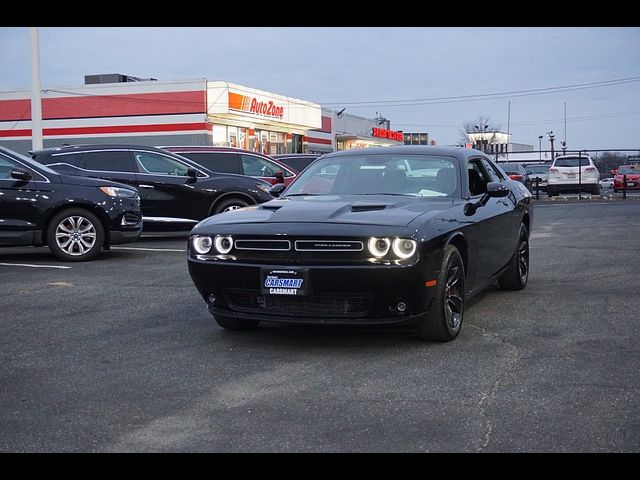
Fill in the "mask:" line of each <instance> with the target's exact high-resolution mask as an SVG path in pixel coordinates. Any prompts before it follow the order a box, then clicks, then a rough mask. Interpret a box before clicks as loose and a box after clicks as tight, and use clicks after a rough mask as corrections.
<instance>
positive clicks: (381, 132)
mask: <svg viewBox="0 0 640 480" xmlns="http://www.w3.org/2000/svg"><path fill="white" fill-rule="evenodd" d="M371 135H372V136H374V137H377V138H388V139H390V140H397V141H398V142H402V141H404V135H403V134H402V132H396V131H394V130H387V129H386V128H375V127H374V128H372V129H371Z"/></svg>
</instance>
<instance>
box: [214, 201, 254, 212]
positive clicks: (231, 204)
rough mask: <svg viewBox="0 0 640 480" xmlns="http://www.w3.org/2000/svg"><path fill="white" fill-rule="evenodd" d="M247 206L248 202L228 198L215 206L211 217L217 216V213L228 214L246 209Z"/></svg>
mask: <svg viewBox="0 0 640 480" xmlns="http://www.w3.org/2000/svg"><path fill="white" fill-rule="evenodd" d="M247 205H249V202H247V201H246V200H244V199H242V198H237V197H233V198H229V199H226V200H223V201H222V202H220V203H219V204H218V205H216V206H215V208H214V209H212V211H213V213H212V215H217V214H218V213H223V212H230V211H231V210H237V209H238V208H242V207H246V206H247Z"/></svg>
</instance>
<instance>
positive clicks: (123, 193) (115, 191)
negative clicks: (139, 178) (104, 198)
mask: <svg viewBox="0 0 640 480" xmlns="http://www.w3.org/2000/svg"><path fill="white" fill-rule="evenodd" d="M100 191H101V192H102V193H106V194H107V195H109V196H110V197H120V198H133V197H135V195H136V192H135V190H129V189H128V188H119V187H100Z"/></svg>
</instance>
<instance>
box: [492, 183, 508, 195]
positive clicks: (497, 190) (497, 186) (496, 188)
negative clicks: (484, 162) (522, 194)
mask: <svg viewBox="0 0 640 480" xmlns="http://www.w3.org/2000/svg"><path fill="white" fill-rule="evenodd" d="M509 192H510V190H509V187H507V186H506V185H505V184H504V183H500V182H489V183H487V195H489V196H490V197H491V198H501V197H506V196H507V195H509Z"/></svg>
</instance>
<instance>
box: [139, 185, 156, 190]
mask: <svg viewBox="0 0 640 480" xmlns="http://www.w3.org/2000/svg"><path fill="white" fill-rule="evenodd" d="M138 186H139V187H140V188H151V189H153V188H156V187H154V186H153V185H143V184H140V185H138Z"/></svg>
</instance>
